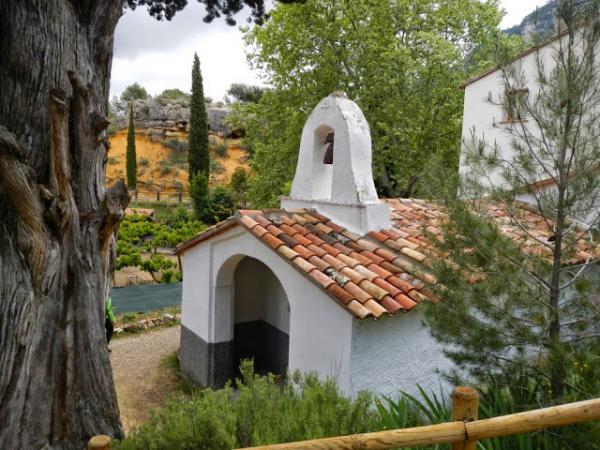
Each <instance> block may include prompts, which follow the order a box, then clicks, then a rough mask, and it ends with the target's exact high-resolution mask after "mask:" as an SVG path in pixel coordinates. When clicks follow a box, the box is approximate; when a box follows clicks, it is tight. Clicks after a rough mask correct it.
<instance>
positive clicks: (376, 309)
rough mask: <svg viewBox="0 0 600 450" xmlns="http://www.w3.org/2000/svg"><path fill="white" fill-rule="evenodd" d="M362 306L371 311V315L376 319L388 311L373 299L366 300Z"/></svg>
mask: <svg viewBox="0 0 600 450" xmlns="http://www.w3.org/2000/svg"><path fill="white" fill-rule="evenodd" d="M363 306H364V307H365V308H367V309H368V310H369V311H371V313H372V314H373V316H374V317H375V318H377V319H378V318H379V317H381V316H383V315H384V314H387V313H388V310H387V309H385V308H384V307H383V306H381V305H380V304H379V303H377V302H376V301H375V300H367V301H366V302H365V303H364V304H363Z"/></svg>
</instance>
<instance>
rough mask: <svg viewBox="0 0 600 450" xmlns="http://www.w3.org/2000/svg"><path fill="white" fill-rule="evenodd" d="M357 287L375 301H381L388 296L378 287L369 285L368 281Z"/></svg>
mask: <svg viewBox="0 0 600 450" xmlns="http://www.w3.org/2000/svg"><path fill="white" fill-rule="evenodd" d="M359 286H360V287H361V288H362V289H363V290H364V291H366V292H368V293H369V294H371V295H372V296H373V297H375V298H376V299H377V300H381V299H382V298H384V297H385V296H386V295H388V293H387V292H386V291H385V290H383V289H381V288H380V287H379V286H377V285H376V284H373V283H371V282H370V281H369V280H366V279H365V280H363V281H361V282H360V284H359Z"/></svg>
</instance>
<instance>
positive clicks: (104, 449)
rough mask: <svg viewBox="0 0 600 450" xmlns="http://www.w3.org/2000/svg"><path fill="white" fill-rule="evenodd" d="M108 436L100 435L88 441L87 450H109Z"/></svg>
mask: <svg viewBox="0 0 600 450" xmlns="http://www.w3.org/2000/svg"><path fill="white" fill-rule="evenodd" d="M110 440H111V439H110V436H107V435H105V434H100V435H98V436H94V437H93V438H91V439H90V440H89V441H88V445H87V448H88V450H110Z"/></svg>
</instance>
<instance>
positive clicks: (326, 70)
mask: <svg viewBox="0 0 600 450" xmlns="http://www.w3.org/2000/svg"><path fill="white" fill-rule="evenodd" d="M499 20H500V13H499V11H498V9H497V2H485V3H481V2H479V1H477V0H468V1H463V0H460V1H459V0H452V1H448V2H443V3H440V2H434V1H431V0H420V1H408V0H403V1H399V0H395V1H391V0H389V1H378V0H365V1H361V2H352V1H348V0H339V1H334V2H330V1H328V2H325V1H320V0H308V1H307V2H306V3H304V4H302V5H291V6H285V7H281V6H280V7H277V8H275V10H274V11H273V13H272V17H271V19H270V20H269V21H268V22H267V23H266V24H265V25H264V26H262V27H256V28H254V29H252V30H251V31H248V32H247V34H246V37H245V39H246V42H247V43H248V44H249V54H248V58H249V61H250V62H251V64H252V65H253V66H254V67H255V68H257V69H260V70H262V71H263V72H264V75H265V76H264V78H265V81H267V82H268V83H269V84H270V85H271V86H272V87H273V90H271V91H268V92H266V93H265V94H264V95H263V96H262V98H261V100H260V102H259V103H258V104H257V105H251V106H250V107H249V108H247V109H246V108H242V110H243V111H246V112H247V115H248V120H247V123H246V125H247V131H248V139H249V140H251V141H252V144H253V148H255V149H256V153H255V157H254V159H253V161H252V167H253V170H254V174H255V175H254V177H253V179H252V180H251V187H250V193H249V194H250V198H251V200H252V202H253V204H256V205H257V206H259V207H260V206H275V204H276V203H278V197H279V195H282V194H283V193H284V185H285V183H286V182H287V181H290V180H291V179H292V178H293V174H294V169H295V165H296V158H297V152H298V147H299V139H300V135H301V132H302V127H303V126H304V123H305V121H306V119H307V116H308V114H309V113H310V111H311V110H312V109H313V108H314V106H315V105H316V104H317V103H318V102H319V101H320V100H321V99H322V98H323V97H325V96H326V95H328V94H330V93H331V92H333V91H336V90H341V91H345V92H346V93H347V94H348V96H349V97H350V98H351V99H353V100H354V101H356V102H357V103H358V105H359V106H360V107H361V108H362V110H363V112H364V113H365V116H366V118H367V120H368V122H369V125H370V128H371V136H372V140H373V158H374V161H373V172H374V176H375V180H376V185H377V187H378V190H379V191H380V192H381V193H383V194H384V195H385V196H399V195H407V196H408V195H417V194H418V193H419V192H421V188H420V186H419V184H418V181H419V180H420V179H421V178H422V176H423V173H424V172H425V170H426V169H425V168H426V166H427V164H428V161H430V160H431V159H432V158H433V157H435V156H436V155H439V156H440V157H441V159H442V161H443V163H444V164H445V165H447V166H450V167H456V166H457V163H458V152H459V146H460V132H461V115H462V108H463V104H462V92H461V91H460V89H459V85H460V83H461V82H462V81H464V79H465V78H467V76H468V75H469V73H471V70H472V69H471V67H477V68H479V65H478V64H479V62H480V61H482V60H485V59H486V58H487V60H489V59H490V58H489V57H488V56H487V53H486V51H484V50H481V51H480V52H474V49H479V48H480V47H484V48H491V45H489V44H488V41H490V40H491V38H492V35H493V31H494V30H495V28H496V27H497V25H498V23H499ZM467 55H468V56H469V61H470V62H469V65H468V66H469V67H467V64H466V58H467Z"/></svg>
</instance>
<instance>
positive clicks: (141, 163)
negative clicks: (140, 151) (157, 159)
mask: <svg viewBox="0 0 600 450" xmlns="http://www.w3.org/2000/svg"><path fill="white" fill-rule="evenodd" d="M149 164H150V160H148V158H144V157H142V158H140V159H138V166H142V167H146V166H148V165H149Z"/></svg>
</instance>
